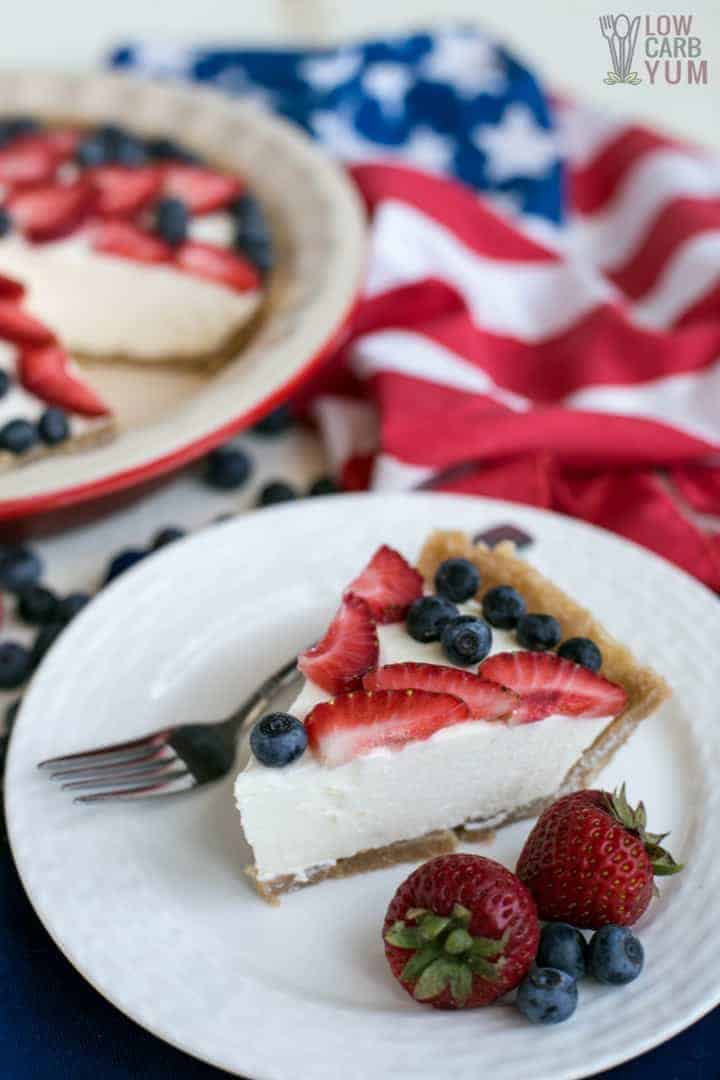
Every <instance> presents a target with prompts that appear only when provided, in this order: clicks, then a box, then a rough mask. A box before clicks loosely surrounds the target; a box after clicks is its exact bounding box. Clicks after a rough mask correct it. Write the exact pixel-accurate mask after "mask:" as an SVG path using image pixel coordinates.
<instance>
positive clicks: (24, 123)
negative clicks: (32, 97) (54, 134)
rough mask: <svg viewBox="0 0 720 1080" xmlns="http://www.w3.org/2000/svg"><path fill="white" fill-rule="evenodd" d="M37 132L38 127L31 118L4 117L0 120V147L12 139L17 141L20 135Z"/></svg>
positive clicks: (35, 121)
mask: <svg viewBox="0 0 720 1080" xmlns="http://www.w3.org/2000/svg"><path fill="white" fill-rule="evenodd" d="M39 130H40V125H39V124H38V122H37V120H35V119H33V117H31V116H6V117H5V118H4V119H3V120H0V146H4V145H5V144H6V143H9V142H10V141H11V140H12V139H19V138H20V136H21V135H32V134H33V133H34V132H36V131H39Z"/></svg>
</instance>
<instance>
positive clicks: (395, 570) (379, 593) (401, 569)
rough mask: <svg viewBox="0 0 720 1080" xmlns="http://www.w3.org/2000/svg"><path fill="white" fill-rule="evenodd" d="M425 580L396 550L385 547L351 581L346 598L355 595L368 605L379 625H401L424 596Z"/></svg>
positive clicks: (385, 545) (378, 550) (379, 549)
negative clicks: (351, 594)
mask: <svg viewBox="0 0 720 1080" xmlns="http://www.w3.org/2000/svg"><path fill="white" fill-rule="evenodd" d="M422 588H423V580H422V578H421V576H420V574H419V573H418V572H417V570H416V569H415V567H413V566H410V563H408V562H407V561H406V560H405V559H404V558H403V557H402V555H401V554H400V552H399V551H395V549H394V548H391V547H388V546H387V544H383V546H382V547H380V548H378V549H377V551H376V552H375V554H374V555H373V557H372V559H371V560H370V562H369V563H368V564H367V566H366V567H365V569H364V570H363V571H362V572H361V573H360V574H359V575H358V576H357V577H356V578H355V580H354V581H351V582H350V584H349V585H348V587H347V589H346V590H345V595H346V596H347V595H348V594H349V593H353V594H354V595H355V596H360V597H362V599H363V600H364V601H365V602H366V603H367V605H368V607H369V608H370V611H371V612H372V615H373V618H374V619H375V621H376V622H379V623H392V622H400V621H401V620H402V619H404V618H405V616H406V615H407V612H408V608H409V607H410V605H411V604H412V603H413V601H414V600H417V599H418V597H420V596H422Z"/></svg>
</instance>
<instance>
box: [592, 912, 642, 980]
mask: <svg viewBox="0 0 720 1080" xmlns="http://www.w3.org/2000/svg"><path fill="white" fill-rule="evenodd" d="M644 960H645V951H644V949H643V947H642V944H641V943H640V940H639V938H637V937H636V936H635V934H633V932H632V930H630V929H629V928H628V927H627V926H602V927H601V928H600V929H599V930H598V931H597V933H596V934H593V936H592V939H591V941H590V965H589V966H590V971H591V973H592V974H593V975H594V976H595V978H596V979H598V980H599V981H600V982H602V983H609V984H610V986H624V985H625V984H626V983H629V982H632V981H633V979H637V977H638V975H639V974H640V972H641V971H642V969H643V963H644Z"/></svg>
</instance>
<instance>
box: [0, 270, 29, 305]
mask: <svg viewBox="0 0 720 1080" xmlns="http://www.w3.org/2000/svg"><path fill="white" fill-rule="evenodd" d="M24 293H25V286H24V285H23V284H22V283H21V282H19V281H16V280H15V278H11V277H6V275H5V274H0V298H1V299H3V300H19V299H20V297H21V296H23V294H24Z"/></svg>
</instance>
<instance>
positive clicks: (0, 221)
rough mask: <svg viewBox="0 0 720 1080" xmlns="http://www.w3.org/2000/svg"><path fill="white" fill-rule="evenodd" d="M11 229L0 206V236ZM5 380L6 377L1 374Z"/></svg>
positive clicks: (7, 216) (10, 223) (5, 211)
mask: <svg viewBox="0 0 720 1080" xmlns="http://www.w3.org/2000/svg"><path fill="white" fill-rule="evenodd" d="M11 229H12V218H11V217H10V214H9V213H8V211H7V210H6V209H5V207H4V206H0V236H7V234H8V233H9V232H10V230H11ZM3 375H5V378H7V375H6V373H5V372H3Z"/></svg>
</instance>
